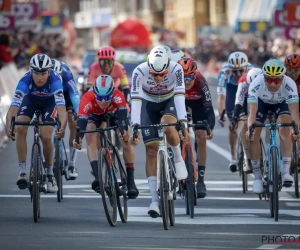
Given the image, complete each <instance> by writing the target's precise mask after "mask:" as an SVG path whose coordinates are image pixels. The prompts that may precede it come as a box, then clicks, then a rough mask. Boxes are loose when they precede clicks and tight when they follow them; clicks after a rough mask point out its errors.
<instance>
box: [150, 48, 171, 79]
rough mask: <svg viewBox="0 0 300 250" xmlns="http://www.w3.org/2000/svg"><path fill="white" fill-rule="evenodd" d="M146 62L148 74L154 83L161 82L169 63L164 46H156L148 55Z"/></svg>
mask: <svg viewBox="0 0 300 250" xmlns="http://www.w3.org/2000/svg"><path fill="white" fill-rule="evenodd" d="M147 63H148V67H149V72H150V75H152V77H153V79H154V81H155V82H156V83H161V81H162V80H163V78H164V77H165V76H166V75H167V73H168V70H169V65H170V58H169V56H168V52H167V51H166V49H165V48H164V46H156V47H154V48H153V49H152V50H151V51H150V54H149V55H148V58H147Z"/></svg>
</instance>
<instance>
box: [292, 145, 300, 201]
mask: <svg viewBox="0 0 300 250" xmlns="http://www.w3.org/2000/svg"><path fill="white" fill-rule="evenodd" d="M292 171H293V175H294V185H295V196H296V197H297V198H299V179H298V177H299V176H298V174H299V172H298V142H297V141H293V151H292Z"/></svg>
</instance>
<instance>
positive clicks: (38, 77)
mask: <svg viewBox="0 0 300 250" xmlns="http://www.w3.org/2000/svg"><path fill="white" fill-rule="evenodd" d="M29 66H30V71H31V75H32V78H33V81H34V83H35V84H36V85H37V86H38V87H42V86H43V85H44V84H45V83H46V82H47V80H48V77H49V75H50V69H51V67H52V63H51V59H50V57H49V56H47V55H45V54H41V53H40V54H36V55H34V56H33V57H31V59H30V65H29Z"/></svg>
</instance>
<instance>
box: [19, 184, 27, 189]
mask: <svg viewBox="0 0 300 250" xmlns="http://www.w3.org/2000/svg"><path fill="white" fill-rule="evenodd" d="M18 187H19V189H26V188H27V187H28V186H27V185H26V184H20V185H18Z"/></svg>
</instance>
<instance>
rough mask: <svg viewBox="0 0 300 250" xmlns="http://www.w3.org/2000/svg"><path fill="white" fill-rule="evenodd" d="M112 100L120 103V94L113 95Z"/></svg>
mask: <svg viewBox="0 0 300 250" xmlns="http://www.w3.org/2000/svg"><path fill="white" fill-rule="evenodd" d="M114 102H115V103H121V102H122V98H121V97H120V96H118V95H116V96H115V97H114Z"/></svg>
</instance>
